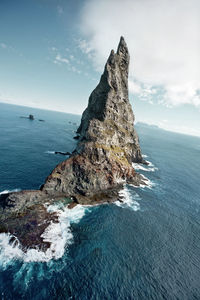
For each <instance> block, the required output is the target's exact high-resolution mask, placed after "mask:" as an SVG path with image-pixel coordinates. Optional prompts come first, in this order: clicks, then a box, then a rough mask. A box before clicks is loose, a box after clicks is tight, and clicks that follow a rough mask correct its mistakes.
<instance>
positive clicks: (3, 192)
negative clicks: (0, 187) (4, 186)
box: [0, 189, 21, 195]
mask: <svg viewBox="0 0 200 300" xmlns="http://www.w3.org/2000/svg"><path fill="white" fill-rule="evenodd" d="M20 191H21V189H13V190H4V191H2V192H0V195H4V194H9V193H14V192H20Z"/></svg>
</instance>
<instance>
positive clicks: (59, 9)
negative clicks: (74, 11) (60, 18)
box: [57, 5, 64, 15]
mask: <svg viewBox="0 0 200 300" xmlns="http://www.w3.org/2000/svg"><path fill="white" fill-rule="evenodd" d="M57 12H58V14H59V15H62V14H63V13H64V10H63V8H62V6H60V5H58V6H57Z"/></svg>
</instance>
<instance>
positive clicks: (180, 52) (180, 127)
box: [0, 0, 200, 136]
mask: <svg viewBox="0 0 200 300" xmlns="http://www.w3.org/2000/svg"><path fill="white" fill-rule="evenodd" d="M199 32H200V1H199V0H190V1H188V0H176V1H174V0H123V1H121V0H101V1H99V0H18V1H16V0H0V102H5V103H9V104H17V105H24V106H30V107H37V108H44V109H50V110H56V111H62V112H68V113H74V114H82V112H83V110H84V109H85V108H86V106H87V103H88V98H89V95H90V93H91V92H92V90H93V89H94V88H95V87H96V85H97V84H98V82H99V79H100V75H101V73H102V72H103V69H104V65H105V62H106V60H107V58H108V56H109V53H110V51H111V49H114V50H116V48H117V45H118V42H119V39H120V36H121V35H123V36H124V37H125V40H126V42H127V45H128V48H129V52H130V56H131V61H130V69H129V98H130V102H131V104H132V106H133V111H134V114H135V117H136V121H137V122H145V123H148V124H155V125H157V126H159V127H161V128H164V129H167V130H171V131H176V132H181V133H186V134H191V135H198V136H200V55H199V53H200V34H199Z"/></svg>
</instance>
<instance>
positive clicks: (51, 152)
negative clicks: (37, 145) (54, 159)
mask: <svg viewBox="0 0 200 300" xmlns="http://www.w3.org/2000/svg"><path fill="white" fill-rule="evenodd" d="M45 153H47V154H55V151H45Z"/></svg>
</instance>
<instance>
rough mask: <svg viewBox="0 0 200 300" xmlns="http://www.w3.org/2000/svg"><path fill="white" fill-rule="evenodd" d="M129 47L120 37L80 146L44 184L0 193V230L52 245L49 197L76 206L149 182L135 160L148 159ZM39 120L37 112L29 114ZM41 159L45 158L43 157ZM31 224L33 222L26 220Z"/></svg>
mask: <svg viewBox="0 0 200 300" xmlns="http://www.w3.org/2000/svg"><path fill="white" fill-rule="evenodd" d="M129 60H130V56H129V52H128V48H127V45H126V43H125V40H124V38H123V37H121V39H120V42H119V45H118V49H117V52H116V53H115V52H114V50H112V51H111V53H110V56H109V58H108V60H107V62H106V65H105V69H104V72H103V75H102V76H101V79H100V82H99V84H98V85H97V87H96V88H95V89H94V91H93V92H92V93H91V95H90V97H89V102H88V107H87V108H86V110H85V111H84V112H83V115H82V119H81V124H80V126H79V128H78V130H77V135H76V137H75V138H76V139H77V146H76V148H75V150H74V151H73V152H72V154H70V153H65V152H62V153H60V152H57V153H60V154H64V155H68V154H69V158H68V159H66V160H65V161H63V162H61V163H60V164H59V165H57V166H56V168H55V169H54V170H53V171H52V173H51V174H50V175H49V176H48V177H47V178H46V181H45V183H44V184H43V185H42V186H41V188H40V190H28V191H21V192H15V193H9V194H3V195H1V196H0V211H1V216H0V232H10V233H11V234H15V236H17V238H18V240H19V241H20V243H21V245H22V247H24V249H26V247H32V248H34V247H39V248H41V249H44V250H45V249H47V248H48V247H49V243H47V242H44V241H43V239H42V238H41V234H42V233H43V232H44V230H45V229H46V227H47V226H48V225H49V224H50V223H51V222H56V221H57V215H56V214H55V213H50V212H48V211H47V209H46V207H45V206H44V204H45V203H49V204H50V203H51V204H52V203H53V204H54V203H57V202H58V201H62V202H63V203H64V204H65V205H70V206H69V207H73V206H74V205H76V204H77V203H80V204H97V203H103V202H112V201H115V200H117V199H120V195H119V191H120V190H121V189H122V188H123V185H124V184H125V183H128V184H132V185H134V186H139V185H140V184H143V185H145V179H144V177H143V176H141V175H140V174H138V173H136V172H135V170H134V168H133V166H132V163H142V164H147V162H146V161H145V160H144V159H143V157H142V154H141V149H140V145H139V140H138V136H137V133H136V131H135V128H134V119H135V118H134V114H133V111H132V107H131V104H130V102H129V98H128V70H129ZM28 118H29V119H30V120H34V117H33V116H32V115H29V117H28ZM41 163H42V162H41ZM27 224H28V225H27Z"/></svg>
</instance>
